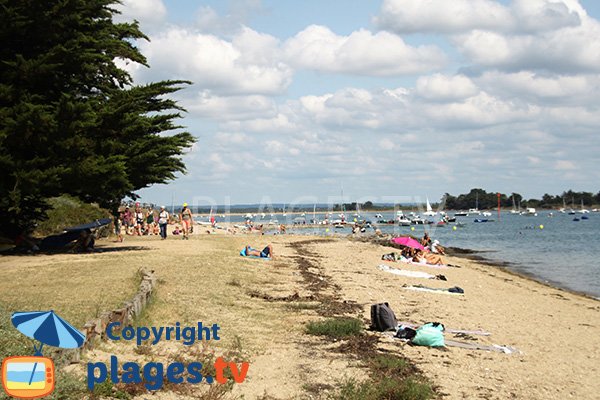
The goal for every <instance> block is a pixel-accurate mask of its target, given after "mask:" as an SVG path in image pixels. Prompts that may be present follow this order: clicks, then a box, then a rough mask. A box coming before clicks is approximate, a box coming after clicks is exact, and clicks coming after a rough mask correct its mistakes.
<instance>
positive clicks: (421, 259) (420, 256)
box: [413, 250, 445, 265]
mask: <svg viewBox="0 0 600 400" xmlns="http://www.w3.org/2000/svg"><path fill="white" fill-rule="evenodd" d="M413 262H417V263H426V264H431V265H444V264H445V262H444V258H443V257H442V256H441V255H439V254H433V253H423V252H422V251H421V250H417V252H416V254H415V255H414V257H413Z"/></svg>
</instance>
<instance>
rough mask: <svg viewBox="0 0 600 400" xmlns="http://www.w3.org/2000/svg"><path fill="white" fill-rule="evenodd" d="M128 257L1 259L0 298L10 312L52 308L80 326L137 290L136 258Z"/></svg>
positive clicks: (65, 255) (72, 255)
mask: <svg viewBox="0 0 600 400" xmlns="http://www.w3.org/2000/svg"><path fill="white" fill-rule="evenodd" d="M131 256H132V255H131V254H127V255H126V254H124V253H119V252H114V253H106V254H103V253H96V254H56V255H35V256H7V257H4V258H2V259H0V270H2V276H3V279H2V280H0V302H2V303H3V304H4V305H6V306H10V309H11V310H13V311H45V310H54V311H55V312H56V313H57V314H58V315H60V316H61V317H62V318H64V319H66V320H67V321H69V323H71V324H72V325H73V326H75V327H77V328H79V329H82V328H83V325H84V324H85V323H86V322H87V321H88V320H90V319H91V318H94V317H97V316H98V315H99V314H100V313H101V312H103V311H108V310H112V309H115V308H118V307H120V306H121V305H122V304H123V302H124V301H126V300H128V299H130V298H131V297H132V296H133V294H134V293H135V292H136V291H137V289H138V285H139V276H138V274H137V271H138V269H139V268H140V266H142V265H143V263H142V262H141V257H142V256H141V255H139V257H140V259H138V260H136V258H138V257H137V256H133V258H134V260H133V261H132V260H131V258H132V257H131ZM16 288H18V290H16Z"/></svg>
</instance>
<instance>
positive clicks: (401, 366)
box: [330, 354, 435, 400]
mask: <svg viewBox="0 0 600 400" xmlns="http://www.w3.org/2000/svg"><path fill="white" fill-rule="evenodd" d="M367 366H368V367H369V369H370V379H369V380H367V381H364V382H358V381H356V380H355V379H347V380H345V381H344V382H342V383H341V384H340V386H339V387H338V389H337V390H336V391H335V392H333V394H331V395H330V399H332V400H342V399H344V400H346V399H348V400H427V399H431V398H433V397H434V396H435V392H434V391H433V389H432V387H431V384H430V383H429V382H428V381H427V380H426V379H425V378H424V377H422V376H421V374H420V373H419V372H418V371H417V369H416V368H415V367H413V366H412V365H411V364H410V363H409V362H408V361H407V360H406V359H404V358H402V357H398V356H395V355H392V354H375V355H373V356H372V357H371V358H369V359H368V360H367Z"/></svg>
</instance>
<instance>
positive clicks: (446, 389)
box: [0, 230, 600, 399]
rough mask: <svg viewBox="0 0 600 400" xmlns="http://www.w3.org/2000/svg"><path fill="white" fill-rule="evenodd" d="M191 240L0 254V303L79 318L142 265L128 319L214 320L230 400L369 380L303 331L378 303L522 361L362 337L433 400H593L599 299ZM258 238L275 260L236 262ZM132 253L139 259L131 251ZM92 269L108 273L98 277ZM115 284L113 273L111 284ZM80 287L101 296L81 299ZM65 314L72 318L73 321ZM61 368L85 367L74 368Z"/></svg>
mask: <svg viewBox="0 0 600 400" xmlns="http://www.w3.org/2000/svg"><path fill="white" fill-rule="evenodd" d="M200 232H206V231H205V230H198V233H197V234H194V235H192V237H191V239H190V240H187V241H185V240H181V238H179V237H173V236H170V237H169V238H168V240H166V241H161V240H159V239H158V238H157V237H145V238H130V237H127V238H126V241H125V243H112V242H108V241H106V240H103V241H99V247H100V248H105V249H109V250H110V249H118V248H123V250H124V251H109V252H104V253H94V254H86V255H53V256H46V255H39V256H27V257H16V256H11V257H3V258H0V270H2V271H3V277H4V279H3V280H2V281H0V302H1V303H2V304H9V305H10V306H11V307H20V308H23V310H24V309H26V306H27V304H34V305H35V306H36V307H38V308H39V307H43V306H44V307H45V308H54V309H55V310H57V312H59V313H61V314H62V313H64V312H65V310H66V314H67V317H69V315H68V314H70V311H69V309H68V308H69V306H68V303H67V300H65V297H66V296H69V297H70V298H71V299H72V300H71V301H72V302H73V304H74V306H73V307H75V306H81V305H82V304H87V303H91V305H90V306H88V309H89V310H87V313H88V314H90V315H89V318H92V317H93V316H94V315H93V312H92V311H91V309H93V305H94V304H97V305H98V306H97V307H99V306H102V307H109V306H112V304H113V303H114V304H118V303H119V302H120V301H122V300H124V299H126V298H127V297H128V296H130V293H132V292H133V291H134V290H135V282H136V281H135V279H134V278H133V277H134V276H135V274H136V271H137V270H138V269H139V268H140V267H144V268H147V269H152V270H154V271H155V273H156V275H157V277H158V279H159V284H158V289H157V292H156V299H155V300H154V302H153V303H152V304H151V305H150V307H149V308H148V310H147V312H146V314H145V316H144V318H142V320H141V321H139V322H138V323H139V324H144V325H146V326H165V325H173V324H175V322H180V323H181V324H182V326H184V325H189V326H192V325H195V324H196V323H197V322H198V321H203V322H204V323H206V324H212V323H218V324H219V326H220V327H221V336H222V339H221V340H220V341H212V342H210V343H205V344H204V346H210V349H211V350H210V351H215V352H216V353H217V354H220V353H223V354H233V353H232V350H231V349H233V348H235V349H236V350H235V354H236V355H237V356H239V357H241V358H244V359H247V361H249V362H250V369H249V372H248V377H247V380H246V381H245V382H244V383H242V384H239V385H236V386H235V387H234V389H233V392H232V393H231V396H240V395H243V396H244V397H245V398H248V399H252V398H258V397H261V396H262V397H263V398H277V399H292V398H294V399H296V398H324V396H325V394H326V393H327V391H330V390H333V388H334V387H335V386H336V385H338V384H339V382H341V381H343V380H344V379H347V378H350V377H353V378H356V379H358V380H362V379H366V376H367V375H366V374H367V369H366V368H365V367H364V365H363V364H362V362H361V360H360V359H359V358H357V357H356V356H355V355H352V354H346V353H344V352H340V351H339V349H338V346H339V345H340V343H332V342H330V341H327V340H323V339H321V338H319V337H315V336H310V335H307V334H306V333H305V326H306V324H307V323H308V321H315V320H319V319H323V318H325V317H327V316H336V315H342V314H345V315H349V316H355V317H358V318H360V319H361V320H363V321H364V322H365V326H367V325H368V319H369V307H370V305H371V304H373V303H379V302H383V301H387V302H389V303H390V306H391V307H392V309H393V310H394V311H395V312H396V315H397V316H398V319H399V320H403V321H412V322H415V323H423V322H428V321H439V322H442V323H444V325H445V326H446V327H447V328H454V329H466V330H475V329H482V330H485V331H487V332H491V333H492V335H490V336H476V335H471V336H470V337H467V338H457V337H455V336H454V335H452V334H449V333H446V339H452V340H460V341H466V342H476V343H480V344H485V345H491V344H498V345H508V346H512V347H515V348H517V349H519V350H520V351H521V352H522V354H504V353H497V352H488V351H478V350H468V349H463V348H455V347H448V348H446V349H431V348H425V347H416V346H415V347H413V346H409V345H406V344H404V343H403V342H401V341H399V340H397V339H392V338H390V337H389V335H387V336H386V335H384V334H380V333H369V334H370V335H375V336H377V337H378V338H379V344H378V347H379V348H380V349H382V350H386V351H390V352H393V353H397V354H401V355H404V356H406V357H408V358H409V359H410V360H412V361H413V362H414V363H415V364H416V366H417V367H418V368H419V369H420V370H421V371H423V373H424V374H425V376H426V377H428V378H429V379H430V380H431V382H432V383H433V385H434V387H435V388H436V390H437V392H438V393H439V394H440V395H443V397H444V398H448V399H472V398H485V399H507V398H517V399H559V398H560V399H564V398H577V399H593V398H598V392H600V382H599V381H598V379H597V378H598V376H600V374H599V371H598V368H599V365H600V363H599V361H600V346H598V342H599V339H600V318H599V317H600V302H598V301H597V300H594V299H590V298H587V297H584V296H580V295H577V294H573V293H569V292H566V291H563V290H559V289H555V288H551V287H548V286H545V285H542V284H540V283H537V282H535V281H532V280H530V279H526V278H523V277H520V276H516V275H513V274H510V273H507V272H504V271H502V270H501V269H499V268H495V267H491V266H486V265H483V264H481V263H477V262H475V261H470V260H466V259H462V258H451V259H450V262H451V263H452V264H457V265H460V266H461V268H449V269H444V270H437V269H431V268H428V267H424V266H419V267H417V266H407V265H404V264H400V263H392V262H382V261H381V255H382V254H384V253H387V252H390V251H392V249H390V248H389V247H384V246H380V245H376V244H372V243H368V242H361V241H354V240H348V239H346V238H337V237H336V238H323V239H319V238H315V237H310V236H299V235H240V234H237V235H225V234H211V235H207V234H202V233H200ZM218 232H219V233H224V231H218ZM268 243H272V244H273V245H274V247H275V252H276V259H275V260H273V261H262V260H252V259H244V258H242V257H240V256H239V250H240V249H241V248H242V247H243V246H244V245H246V244H251V245H253V246H254V247H256V248H260V247H261V246H264V245H266V244H268ZM135 246H141V247H142V248H143V250H133V249H132V250H129V248H135ZM382 263H384V264H387V265H390V266H393V267H395V268H403V269H408V270H414V271H425V272H428V273H431V274H434V275H435V274H438V273H442V274H444V275H445V276H446V277H447V279H448V281H447V282H444V281H438V280H424V279H416V278H407V277H402V276H396V275H392V274H390V273H387V272H384V271H381V270H378V269H377V266H378V265H379V264H382ZM48 265H50V266H51V267H52V268H48V267H47V266H48ZM103 265H105V266H109V267H105V269H103ZM86 266H88V268H87V270H86V272H87V273H86V274H81V273H77V274H76V275H75V276H76V278H77V279H76V280H74V281H73V282H71V283H70V284H69V285H67V284H65V285H63V286H64V288H61V286H60V285H57V286H54V287H53V289H52V292H51V293H49V292H47V291H45V292H44V291H43V293H44V295H45V296H46V298H45V299H42V298H39V297H37V296H36V292H35V291H28V292H26V293H25V295H23V294H21V295H20V296H18V295H16V294H15V293H18V292H19V290H20V287H21V286H22V285H26V284H29V283H30V282H29V281H27V279H28V278H27V279H26V278H24V275H23V272H24V271H29V272H31V271H35V275H34V277H35V281H36V282H37V284H38V285H39V286H41V287H43V282H44V279H52V278H57V277H59V278H60V277H65V278H64V279H65V280H68V276H70V274H71V273H72V272H73V271H80V270H81V268H82V267H86ZM90 267H92V268H90ZM116 268H119V269H118V271H117V270H116ZM46 270H48V272H47V273H46V272H45V271H46ZM107 271H108V272H112V273H109V274H107V273H106V272H107ZM45 274H47V275H48V276H44V275H45ZM116 275H118V276H122V277H123V278H122V279H118V280H116V279H115V276H116ZM405 284H409V285H410V284H424V285H427V286H431V287H440V288H441V287H451V286H460V287H461V288H463V289H464V291H465V294H464V296H453V295H446V294H438V293H424V292H414V291H409V290H405V289H403V285H405ZM87 285H95V287H103V288H104V290H103V291H88V292H86V290H85V288H86V287H87ZM77 289H79V290H77ZM28 297H29V298H28ZM107 299H110V301H108V300H107ZM14 311H17V309H16V308H15V310H14ZM19 311H21V310H19ZM95 312H97V311H95ZM73 315H74V318H76V319H77V321H80V320H81V319H84V318H83V317H80V316H78V314H75V313H73ZM236 343H237V344H236ZM146 350H147V352H148V353H149V354H148V357H150V358H152V359H155V360H163V361H165V362H167V361H168V360H172V359H176V358H178V357H179V358H181V357H184V358H185V357H193V356H194V355H199V354H201V353H202V351H203V350H202V344H196V345H194V346H191V347H186V346H182V345H181V344H180V343H174V342H161V343H160V344H158V345H156V346H152V348H150V349H146ZM227 352H229V353H227ZM143 353H144V352H140V351H139V349H137V350H136V349H135V346H133V345H132V344H131V343H123V342H120V343H117V342H107V343H103V344H100V345H99V346H97V347H96V349H94V350H92V351H89V352H87V353H86V354H85V355H84V360H86V361H102V360H106V359H107V358H108V356H109V355H110V354H115V355H118V356H119V359H120V360H123V361H130V360H138V359H139V358H140V357H142V356H143ZM70 368H71V369H72V370H75V371H77V370H78V369H79V373H83V372H84V365H81V366H78V367H77V366H76V367H70ZM213 387H214V386H213ZM204 390H206V388H205V387H203V388H197V389H191V391H189V392H185V393H183V392H171V391H169V390H162V391H159V392H157V393H156V394H154V395H153V398H161V399H162V398H164V399H169V398H186V397H187V398H196V397H198V396H199V395H200V393H202V392H203V391H204ZM268 396H271V397H268ZM138 397H139V398H145V397H144V395H141V396H138Z"/></svg>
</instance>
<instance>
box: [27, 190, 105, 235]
mask: <svg viewBox="0 0 600 400" xmlns="http://www.w3.org/2000/svg"><path fill="white" fill-rule="evenodd" d="M48 205H49V207H50V208H49V210H48V212H47V216H48V218H47V219H46V220H44V221H42V222H41V223H40V224H39V225H38V226H37V227H36V229H35V233H36V234H37V235H40V236H47V235H52V234H56V233H60V232H61V231H62V230H63V229H64V228H65V227H66V226H74V225H80V224H85V223H87V222H90V221H93V220H95V219H100V218H107V217H110V212H108V211H107V210H104V209H101V208H100V207H98V206H97V205H94V204H87V203H84V202H82V201H81V200H79V199H78V198H76V197H72V196H68V195H63V196H60V197H53V198H51V199H48Z"/></svg>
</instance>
